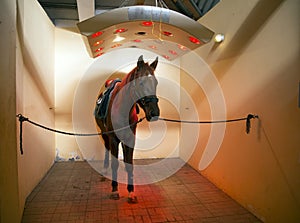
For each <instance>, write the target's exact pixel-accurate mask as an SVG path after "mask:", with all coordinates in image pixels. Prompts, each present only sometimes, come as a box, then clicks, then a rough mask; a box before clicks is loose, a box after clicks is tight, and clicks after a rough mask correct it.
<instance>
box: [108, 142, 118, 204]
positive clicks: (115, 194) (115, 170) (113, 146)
mask: <svg viewBox="0 0 300 223" xmlns="http://www.w3.org/2000/svg"><path fill="white" fill-rule="evenodd" d="M119 143H120V141H119V140H118V139H116V138H113V139H112V140H111V142H110V145H111V147H110V150H111V155H112V156H111V169H112V182H111V186H112V194H111V196H110V198H111V199H114V200H118V199H119V198H120V195H119V191H118V168H119V160H118V154H119V148H118V147H119Z"/></svg>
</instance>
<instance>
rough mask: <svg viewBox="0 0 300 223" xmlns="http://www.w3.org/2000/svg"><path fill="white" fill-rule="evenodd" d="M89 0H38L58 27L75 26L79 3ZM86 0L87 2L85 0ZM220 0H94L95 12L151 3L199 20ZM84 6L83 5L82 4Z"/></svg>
mask: <svg viewBox="0 0 300 223" xmlns="http://www.w3.org/2000/svg"><path fill="white" fill-rule="evenodd" d="M79 1H81V5H82V3H83V5H85V4H86V3H87V2H88V1H87V0H38V2H39V3H40V5H41V6H42V8H43V9H44V10H45V12H46V13H47V15H48V16H49V18H50V19H51V21H52V22H53V24H54V25H55V26H56V27H75V26H76V24H77V23H78V22H79V14H78V4H77V2H79ZM85 1H86V2H85ZM92 1H93V0H92ZM219 1H220V0H163V1H162V0H109V1H107V0H94V5H95V6H94V14H95V15H97V14H100V13H103V12H105V11H107V10H111V9H115V8H120V7H127V6H133V5H150V6H160V7H164V8H169V9H171V10H174V11H177V12H179V13H182V14H184V15H186V16H188V17H190V18H192V19H194V20H198V19H199V18H200V17H202V16H203V15H204V14H205V13H207V12H208V11H209V10H210V9H211V8H213V7H214V6H215V5H216V4H217V3H218V2H219ZM81 7H82V6H81Z"/></svg>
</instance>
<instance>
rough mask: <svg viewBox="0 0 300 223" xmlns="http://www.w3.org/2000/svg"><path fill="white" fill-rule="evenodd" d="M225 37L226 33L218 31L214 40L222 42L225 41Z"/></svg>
mask: <svg viewBox="0 0 300 223" xmlns="http://www.w3.org/2000/svg"><path fill="white" fill-rule="evenodd" d="M224 38H225V36H224V34H222V33H218V34H217V35H215V38H214V40H215V42H216V43H221V42H223V41H224Z"/></svg>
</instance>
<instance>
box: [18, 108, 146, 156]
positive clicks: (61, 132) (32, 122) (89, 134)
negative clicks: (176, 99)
mask: <svg viewBox="0 0 300 223" xmlns="http://www.w3.org/2000/svg"><path fill="white" fill-rule="evenodd" d="M16 117H17V118H19V122H20V152H21V155H23V142H22V138H23V137H22V135H23V122H29V123H31V124H33V125H35V126H37V127H40V128H42V129H46V130H48V131H51V132H55V133H59V134H64V135H70V136H99V135H105V134H111V133H114V132H118V131H121V130H124V129H127V128H129V127H131V126H134V125H137V124H138V123H140V122H142V121H143V120H144V119H145V117H143V118H140V119H139V120H138V121H137V122H134V123H132V124H130V125H128V126H125V127H122V128H119V129H115V130H112V131H107V132H97V133H73V132H65V131H60V130H56V129H52V128H49V127H47V126H44V125H41V124H39V123H36V122H34V121H31V120H29V118H27V117H24V116H23V115H22V114H18V115H17V116H16Z"/></svg>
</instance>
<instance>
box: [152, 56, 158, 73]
mask: <svg viewBox="0 0 300 223" xmlns="http://www.w3.org/2000/svg"><path fill="white" fill-rule="evenodd" d="M157 63H158V57H156V59H155V60H154V61H153V62H152V64H150V67H152V68H153V70H155V69H156V66H157Z"/></svg>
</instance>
